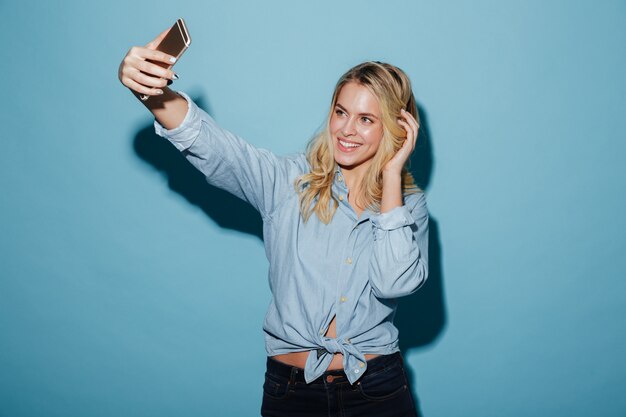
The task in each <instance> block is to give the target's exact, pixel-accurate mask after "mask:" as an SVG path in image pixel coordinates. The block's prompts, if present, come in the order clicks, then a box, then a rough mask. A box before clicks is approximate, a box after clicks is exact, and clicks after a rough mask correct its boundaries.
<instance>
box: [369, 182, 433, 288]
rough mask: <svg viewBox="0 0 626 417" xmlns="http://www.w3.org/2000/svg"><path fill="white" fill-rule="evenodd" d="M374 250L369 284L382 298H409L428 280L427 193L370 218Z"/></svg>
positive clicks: (410, 198)
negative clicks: (406, 296)
mask: <svg viewBox="0 0 626 417" xmlns="http://www.w3.org/2000/svg"><path fill="white" fill-rule="evenodd" d="M370 221H371V223H372V227H373V233H374V248H373V252H372V257H371V258H370V267H369V281H370V285H371V286H372V289H373V291H374V294H375V295H376V296H377V297H379V298H396V297H402V296H405V295H409V294H411V293H413V292H415V291H417V289H418V288H419V287H420V286H421V285H422V284H423V283H424V282H425V281H426V278H427V277H428V209H427V207H426V198H425V196H424V193H416V194H411V195H409V196H407V197H406V198H405V204H404V205H403V206H400V207H396V208H394V209H392V210H391V211H388V212H386V213H380V214H376V215H374V216H372V217H371V218H370Z"/></svg>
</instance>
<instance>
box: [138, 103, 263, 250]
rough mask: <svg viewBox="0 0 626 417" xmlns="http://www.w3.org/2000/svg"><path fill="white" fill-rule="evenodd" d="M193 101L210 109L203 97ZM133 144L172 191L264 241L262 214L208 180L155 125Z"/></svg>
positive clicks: (215, 218) (217, 219)
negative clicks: (157, 130)
mask: <svg viewBox="0 0 626 417" xmlns="http://www.w3.org/2000/svg"><path fill="white" fill-rule="evenodd" d="M193 100H194V101H195V102H196V104H198V106H200V107H201V108H203V109H208V106H206V105H205V103H204V101H203V100H202V99H198V98H194V99H193ZM207 111H208V110H207ZM133 147H134V149H135V152H136V153H137V155H138V156H139V157H140V158H141V159H142V160H143V161H144V162H147V163H148V164H150V165H152V166H153V167H154V168H155V169H156V170H158V171H159V172H161V173H162V174H163V176H164V177H165V178H166V179H167V181H168V185H169V187H170V189H171V190H172V191H175V192H177V193H178V194H180V195H181V196H183V197H185V199H187V201H189V202H190V203H191V204H193V205H195V206H198V207H200V208H201V209H202V211H204V212H205V213H206V214H207V215H208V216H209V217H210V218H211V219H212V220H213V221H215V223H217V224H218V225H219V226H220V227H223V228H226V229H231V230H236V231H238V232H243V233H248V234H251V235H254V236H256V237H258V238H259V239H260V240H263V222H262V220H261V216H260V215H259V213H258V212H257V211H256V210H255V209H253V208H252V206H250V205H249V204H248V203H246V202H244V201H243V200H240V199H239V198H237V197H235V196H233V195H232V194H230V193H228V192H226V191H223V190H221V189H219V188H217V187H214V186H212V185H210V184H209V183H208V182H206V179H205V177H204V175H203V174H202V173H201V172H200V171H198V170H197V169H196V168H195V167H194V166H193V165H191V164H190V163H189V162H188V161H187V160H186V159H185V155H184V153H182V152H179V151H178V149H176V148H175V147H174V146H173V145H172V144H171V143H170V142H168V141H167V140H165V139H163V138H161V137H159V136H158V135H157V134H156V133H154V127H153V126H152V125H149V126H147V127H146V128H144V129H141V130H140V131H139V132H138V133H137V134H136V135H135V140H134V142H133Z"/></svg>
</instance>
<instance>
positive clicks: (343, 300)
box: [339, 297, 348, 303]
mask: <svg viewBox="0 0 626 417" xmlns="http://www.w3.org/2000/svg"><path fill="white" fill-rule="evenodd" d="M339 301H341V302H342V303H345V302H346V301H348V299H347V298H346V297H341V298H340V299H339Z"/></svg>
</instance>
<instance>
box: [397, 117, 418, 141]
mask: <svg viewBox="0 0 626 417" xmlns="http://www.w3.org/2000/svg"><path fill="white" fill-rule="evenodd" d="M398 124H399V125H400V126H402V128H403V129H404V130H405V131H406V138H407V139H411V140H413V139H414V136H415V132H414V130H413V126H411V125H410V124H408V123H407V122H405V121H404V120H398Z"/></svg>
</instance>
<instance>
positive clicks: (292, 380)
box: [289, 366, 298, 386]
mask: <svg viewBox="0 0 626 417" xmlns="http://www.w3.org/2000/svg"><path fill="white" fill-rule="evenodd" d="M297 374H298V368H296V367H295V366H292V367H291V375H289V386H293V385H294V384H295V383H296V375H297Z"/></svg>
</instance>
